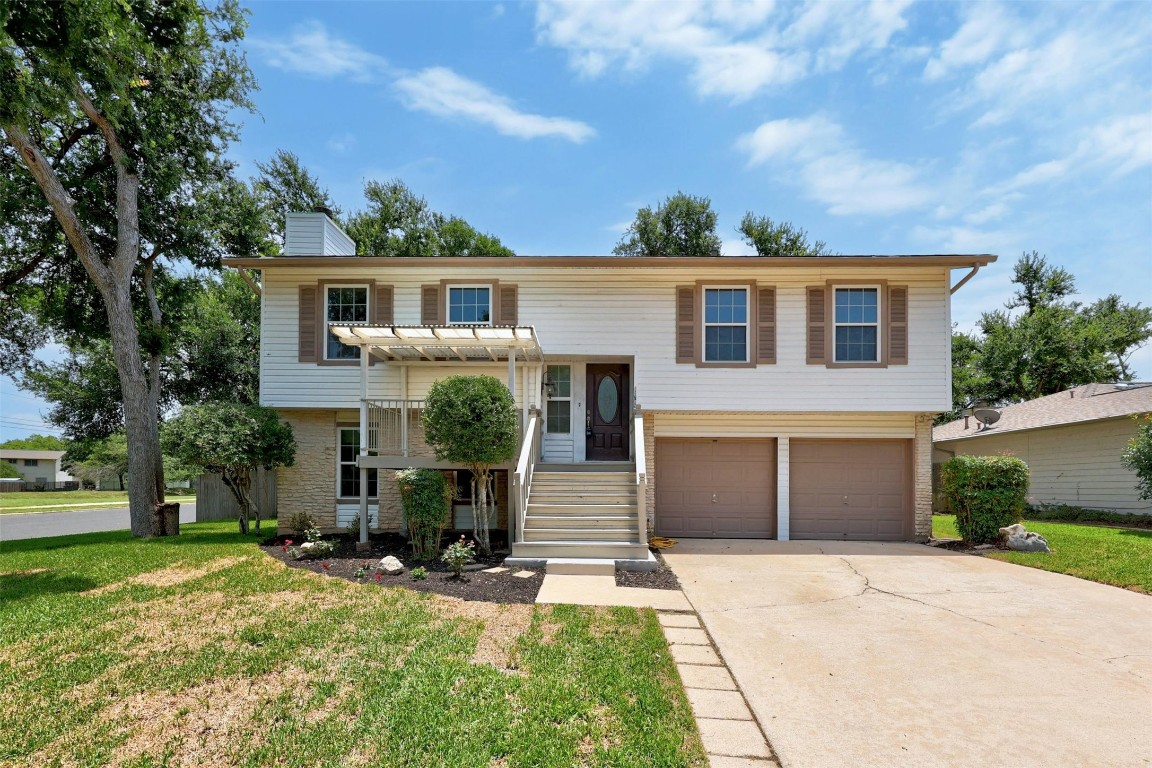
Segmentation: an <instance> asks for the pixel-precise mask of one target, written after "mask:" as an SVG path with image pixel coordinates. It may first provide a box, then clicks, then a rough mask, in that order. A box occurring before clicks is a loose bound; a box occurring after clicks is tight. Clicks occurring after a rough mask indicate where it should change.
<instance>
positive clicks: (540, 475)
mask: <svg viewBox="0 0 1152 768" xmlns="http://www.w3.org/2000/svg"><path fill="white" fill-rule="evenodd" d="M538 480H542V481H561V482H565V483H614V482H623V481H625V480H631V481H632V482H635V481H636V473H635V472H634V471H628V472H541V471H540V470H539V469H537V470H536V471H535V472H533V473H532V482H533V483H535V482H536V481H538Z"/></svg>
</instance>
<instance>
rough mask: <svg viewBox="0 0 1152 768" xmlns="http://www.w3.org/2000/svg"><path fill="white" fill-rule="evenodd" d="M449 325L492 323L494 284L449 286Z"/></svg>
mask: <svg viewBox="0 0 1152 768" xmlns="http://www.w3.org/2000/svg"><path fill="white" fill-rule="evenodd" d="M447 317H448V325H491V324H492V286H490V285H450V286H448V314H447Z"/></svg>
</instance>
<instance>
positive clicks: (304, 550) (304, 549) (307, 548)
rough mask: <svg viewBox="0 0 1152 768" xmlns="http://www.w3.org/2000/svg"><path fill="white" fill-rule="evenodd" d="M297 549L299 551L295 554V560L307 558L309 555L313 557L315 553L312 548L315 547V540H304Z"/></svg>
mask: <svg viewBox="0 0 1152 768" xmlns="http://www.w3.org/2000/svg"><path fill="white" fill-rule="evenodd" d="M298 549H299V550H300V552H299V554H297V555H296V559H297V560H307V559H308V558H310V557H315V555H316V553H315V552H313V551H312V550H314V549H316V542H315V541H306V542H304V543H303V544H301V545H300V546H299V548H298Z"/></svg>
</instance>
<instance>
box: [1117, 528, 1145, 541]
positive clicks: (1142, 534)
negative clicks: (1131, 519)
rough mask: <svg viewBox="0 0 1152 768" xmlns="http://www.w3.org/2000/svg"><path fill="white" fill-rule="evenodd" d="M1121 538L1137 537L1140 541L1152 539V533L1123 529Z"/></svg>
mask: <svg viewBox="0 0 1152 768" xmlns="http://www.w3.org/2000/svg"><path fill="white" fill-rule="evenodd" d="M1120 535H1121V536H1135V537H1137V538H1140V539H1152V531H1137V530H1135V529H1134V528H1121V529H1120Z"/></svg>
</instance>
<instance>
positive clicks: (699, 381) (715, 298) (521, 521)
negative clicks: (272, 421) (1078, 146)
mask: <svg viewBox="0 0 1152 768" xmlns="http://www.w3.org/2000/svg"><path fill="white" fill-rule="evenodd" d="M286 240H287V242H286V246H285V255H284V256H281V257H271V258H261V259H227V260H225V264H226V265H228V266H231V267H235V268H238V269H241V270H242V271H243V270H249V269H254V270H259V271H261V272H262V280H261V284H260V286H259V289H258V290H260V291H261V294H262V314H261V317H262V328H261V335H260V338H261V348H260V363H261V365H260V401H261V403H263V404H264V405H268V406H272V407H274V408H276V409H277V410H278V411H279V412H280V413H281V415H282V416H283V418H285V419H286V420H287V421H288V422H290V423H291V424H292V426H293V428H294V430H295V434H296V440H297V443H298V451H297V458H296V464H295V466H293V467H290V468H285V469H281V470H280V471H279V473H278V478H277V487H278V498H279V519H280V521H281V525H282V526H283V525H284V522H285V521H286V520H288V518H289V517H290V516H291V515H292V514H293V513H295V512H308V513H310V514H311V515H313V516H314V518H315V519H316V520H317V522H318V523H319V524H320V526H321V527H322V528H323V529H327V530H334V529H338V528H341V527H343V526H346V525H348V524H349V523H350V522H351V521H352V520H353V519H354V518H355V517H356V516H357V513H358V510H359V509H360V508H361V507H364V508H365V509H366V510H367V517H368V518H369V519H370V520H371V521H372V526H373V528H378V529H386V530H396V529H398V528H399V526H400V523H401V507H400V503H399V498H398V492H397V489H396V487H395V482H394V480H393V478H392V475H391V471H390V470H395V469H396V468H402V467H407V466H435V467H441V468H443V469H445V470H446V471H450V472H451V473H452V475H453V478H454V480H455V483H456V487H457V489H458V492H457V502H458V503H457V514H456V517H455V524H456V525H457V527H460V528H465V529H466V528H469V527H470V526H471V519H470V517H469V515H468V512H467V509H468V507H467V496H468V495H469V486H470V483H469V482H468V480H469V478H468V475H467V473H466V472H464V471H463V470H462V469H460V468H456V467H451V466H448V465H443V464H440V463H438V462H436V460H435V459H434V458H433V457H432V455H431V451H430V450H429V449H428V446H427V445H425V443H424V441H423V430H422V428H421V425H420V413H421V408H422V405H423V398H424V397H425V394H426V393H427V391H428V388H429V386H430V385H431V384H432V383H433V382H434V381H435V380H437V379H439V378H441V377H444V376H448V375H450V374H458V373H470V374H479V373H485V374H491V375H493V376H498V377H501V378H502V379H503V378H506V380H507V382H508V385H509V387H510V388H511V390H512V392H513V393H514V394H515V397H516V400H517V408H518V410H519V411H520V412H521V413H522V416H521V419H522V429H524V430H525V431H526V436H527V439H524V440H522V448H521V451H520V454H519V457H518V458H517V459H516V460H514V461H513V462H510V463H509V464H508V465H506V466H503V467H499V468H498V470H499V472H498V475H499V481H500V482H499V486H498V496H499V504H500V511H499V516H498V519H497V520H496V521H495V524H496V527H498V528H501V529H507V530H509V533H510V541H512V542H513V547H512V549H513V553H514V555H516V556H518V557H544V558H546V557H558V556H565V555H571V556H581V557H592V556H596V557H617V558H628V557H647V548H646V546H645V543H646V539H647V535H648V533H649V530H652V531H654V532H655V533H657V534H661V535H668V536H676V537H698V536H704V537H709V536H716V537H755V538H778V539H782V540H783V539H789V538H793V539H800V538H819V539H867V540H923V539H926V538H927V537H928V535H929V533H930V529H931V519H930V516H931V480H930V473H931V424H932V419H933V417H934V415H935V414H937V413H939V412H940V411H943V410H946V409H947V408H948V407H950V403H951V388H950V372H951V371H950V368H951V362H950V350H951V327H950V292H951V290H952V282H951V274H952V272H951V271H952V269H955V268H968V269H970V270H971V272H970V273H969V276H970V275H971V274H972V273H974V272H975V270H976V269H978V268H979V267H981V266H983V265H986V264H988V263H990V262H992V261H994V260H995V257H994V256H990V255H973V256H836V257H818V258H756V257H739V258H737V257H725V258H624V257H562V258H560V257H558V258H551V257H512V258H425V259H420V258H417V259H404V258H369V257H354V256H352V255H351V254H353V253H354V252H355V249H354V244H353V243H352V241H351V240H349V239H348V238H347V236H346V235H344V233H343V232H341V231H340V230H339V228H338V227H337V226H336V225H335V224H334V223H333V222H332V221H330V220H329V219H328V218H327V217H326V216H324V215H323V214H319V213H313V214H291V215H290V216H289V220H288V226H287V238H286ZM242 273H243V272H242ZM965 279H966V278H965ZM961 282H963V281H961ZM254 287H255V286H254ZM957 287H958V286H957Z"/></svg>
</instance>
